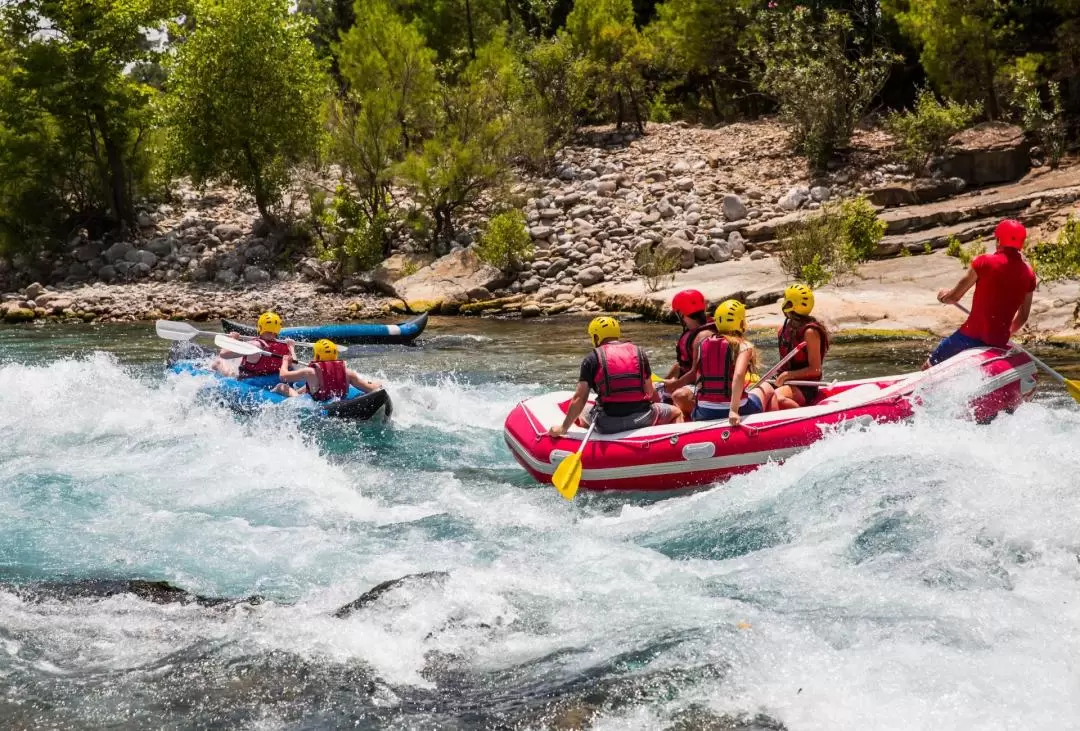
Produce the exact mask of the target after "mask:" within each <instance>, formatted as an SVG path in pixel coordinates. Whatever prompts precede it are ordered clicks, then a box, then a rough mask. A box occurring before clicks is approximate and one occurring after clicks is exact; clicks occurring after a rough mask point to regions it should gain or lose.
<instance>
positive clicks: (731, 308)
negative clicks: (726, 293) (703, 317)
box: [713, 300, 746, 335]
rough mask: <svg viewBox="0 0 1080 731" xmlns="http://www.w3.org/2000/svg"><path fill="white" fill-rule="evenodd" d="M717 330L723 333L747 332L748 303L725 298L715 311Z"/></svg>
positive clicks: (714, 318) (714, 317) (714, 319)
mask: <svg viewBox="0 0 1080 731" xmlns="http://www.w3.org/2000/svg"><path fill="white" fill-rule="evenodd" d="M713 321H714V323H715V324H716V331H717V332H722V333H731V332H733V333H739V334H740V335H741V334H742V333H744V332H746V305H744V304H743V303H742V302H739V300H724V301H723V302H721V303H720V304H719V305H718V306H717V307H716V312H715V313H713Z"/></svg>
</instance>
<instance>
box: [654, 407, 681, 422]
mask: <svg viewBox="0 0 1080 731" xmlns="http://www.w3.org/2000/svg"><path fill="white" fill-rule="evenodd" d="M652 411H653V426H660V425H661V424H681V423H683V421H685V416H684V415H683V412H682V409H680V408H678V407H677V406H673V405H671V404H653V405H652Z"/></svg>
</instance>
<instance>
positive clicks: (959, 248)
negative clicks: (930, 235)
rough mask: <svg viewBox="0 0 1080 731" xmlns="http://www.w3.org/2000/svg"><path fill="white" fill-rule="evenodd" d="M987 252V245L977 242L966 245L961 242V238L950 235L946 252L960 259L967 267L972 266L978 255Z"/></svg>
mask: <svg viewBox="0 0 1080 731" xmlns="http://www.w3.org/2000/svg"><path fill="white" fill-rule="evenodd" d="M985 252H986V246H985V245H984V244H982V243H979V242H976V243H974V244H972V245H971V246H964V245H963V244H961V243H960V239H958V238H956V237H955V236H950V237H949V241H948V243H947V244H946V245H945V253H946V254H948V255H949V256H955V257H956V258H957V259H959V260H960V263H961V264H963V265H964V268H965V269H966V268H968V267H969V266H971V262H972V260H974V259H975V257H976V256H978V255H979V254H983V253H985Z"/></svg>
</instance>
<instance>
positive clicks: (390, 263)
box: [371, 254, 435, 287]
mask: <svg viewBox="0 0 1080 731" xmlns="http://www.w3.org/2000/svg"><path fill="white" fill-rule="evenodd" d="M433 261H435V255H434V254H394V255H393V256H390V257H388V258H386V259H384V260H383V261H382V262H381V263H380V264H379V265H378V266H376V267H375V268H374V269H372V270H371V281H372V282H375V283H376V284H378V285H380V286H382V287H388V286H390V285H393V284H395V283H396V282H398V281H400V280H402V279H404V278H405V277H407V276H409V275H412V274H415V273H417V272H418V271H420V270H421V269H423V268H424V267H426V266H428V265H430V264H431V263H432V262H433Z"/></svg>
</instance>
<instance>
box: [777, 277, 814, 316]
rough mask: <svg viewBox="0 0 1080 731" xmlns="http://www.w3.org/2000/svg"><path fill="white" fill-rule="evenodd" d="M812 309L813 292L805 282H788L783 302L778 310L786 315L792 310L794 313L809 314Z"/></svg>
mask: <svg viewBox="0 0 1080 731" xmlns="http://www.w3.org/2000/svg"><path fill="white" fill-rule="evenodd" d="M813 309H814V292H813V290H811V289H810V288H809V287H807V286H806V285H805V284H799V283H798V282H796V283H795V284H789V285H788V286H787V289H785V290H784V304H783V305H781V306H780V310H781V311H782V312H783V313H784V314H785V315H786V314H787V313H789V312H794V313H795V314H796V315H809V314H810V312H811V310H813Z"/></svg>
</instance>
